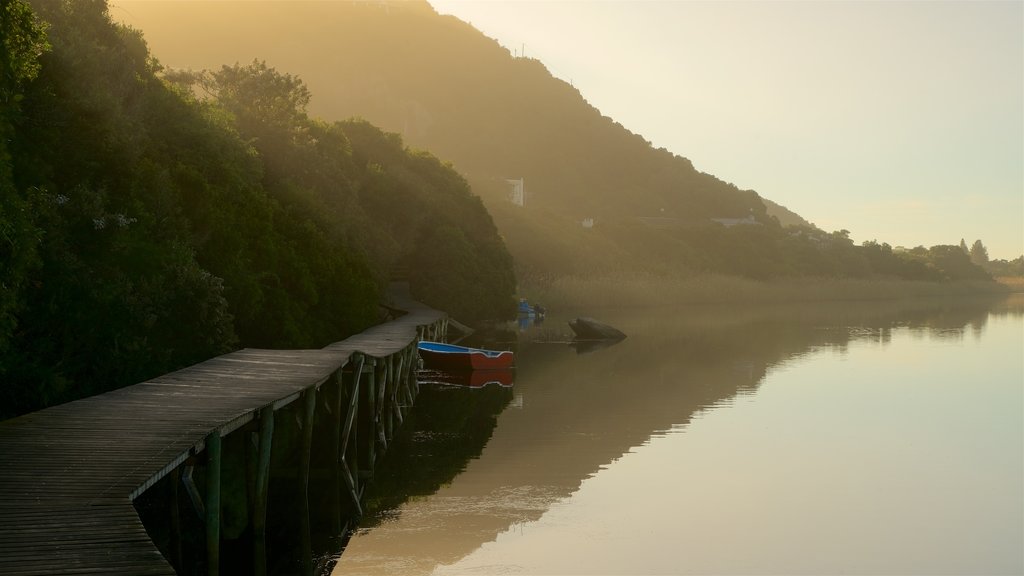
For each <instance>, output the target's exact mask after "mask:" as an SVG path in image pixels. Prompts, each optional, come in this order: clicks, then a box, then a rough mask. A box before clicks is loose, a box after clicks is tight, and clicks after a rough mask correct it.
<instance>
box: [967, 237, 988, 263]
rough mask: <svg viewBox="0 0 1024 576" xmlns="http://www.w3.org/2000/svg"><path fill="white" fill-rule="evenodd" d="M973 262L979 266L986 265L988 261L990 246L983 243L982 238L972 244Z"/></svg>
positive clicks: (971, 254)
mask: <svg viewBox="0 0 1024 576" xmlns="http://www.w3.org/2000/svg"><path fill="white" fill-rule="evenodd" d="M970 256H971V262H973V263H975V264H977V265H978V266H984V265H985V264H986V263H987V262H988V248H985V245H984V244H982V243H981V240H975V241H974V244H971V251H970Z"/></svg>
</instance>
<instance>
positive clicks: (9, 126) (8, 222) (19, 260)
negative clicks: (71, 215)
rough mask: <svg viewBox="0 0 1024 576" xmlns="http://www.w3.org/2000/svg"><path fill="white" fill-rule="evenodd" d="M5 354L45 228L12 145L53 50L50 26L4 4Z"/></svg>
mask: <svg viewBox="0 0 1024 576" xmlns="http://www.w3.org/2000/svg"><path fill="white" fill-rule="evenodd" d="M0 43H2V46H0V48H2V49H0V355H2V354H4V353H5V351H6V350H7V346H8V343H9V341H10V337H11V334H12V333H13V331H14V330H15V328H16V326H17V318H16V315H15V314H16V312H17V310H18V308H19V307H20V306H21V304H22V296H21V291H22V289H23V287H24V285H25V283H26V282H27V281H28V278H29V275H30V272H31V270H33V269H34V268H35V267H36V266H37V265H38V255H37V252H36V249H37V245H38V242H39V235H40V232H39V229H38V228H37V227H36V225H35V222H34V218H33V216H32V214H33V212H34V210H33V200H34V199H36V197H35V196H34V195H33V196H31V197H30V194H25V195H21V194H18V192H17V190H16V188H15V186H14V182H13V173H12V171H11V155H10V151H9V148H8V142H9V141H10V140H11V138H12V135H13V133H14V130H15V126H16V125H17V124H19V123H20V122H21V121H22V115H21V105H20V104H21V101H22V99H23V98H24V94H23V90H24V86H25V84H26V83H28V82H31V81H32V80H33V79H34V78H35V77H36V75H37V74H38V73H39V67H40V63H39V58H40V56H42V54H43V53H44V52H45V51H46V50H48V49H49V44H48V43H47V41H46V33H45V26H44V25H43V24H42V23H41V22H39V21H38V20H37V19H36V17H35V14H34V13H33V12H32V10H31V9H30V8H29V7H28V5H27V4H25V3H24V2H22V1H21V0H0Z"/></svg>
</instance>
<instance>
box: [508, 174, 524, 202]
mask: <svg viewBox="0 0 1024 576" xmlns="http://www.w3.org/2000/svg"><path fill="white" fill-rule="evenodd" d="M505 182H507V183H508V185H509V191H508V201H509V202H511V203H513V204H515V205H516V206H526V189H525V188H524V187H523V179H522V178H520V179H518V180H516V179H513V178H506V179H505Z"/></svg>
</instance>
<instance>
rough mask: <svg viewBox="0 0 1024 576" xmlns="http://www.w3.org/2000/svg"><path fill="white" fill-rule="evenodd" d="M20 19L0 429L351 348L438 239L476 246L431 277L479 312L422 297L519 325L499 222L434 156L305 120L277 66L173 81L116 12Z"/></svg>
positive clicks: (8, 102)
mask: <svg viewBox="0 0 1024 576" xmlns="http://www.w3.org/2000/svg"><path fill="white" fill-rule="evenodd" d="M3 10H4V18H3V20H2V26H3V39H4V40H3V41H4V53H3V57H2V59H0V64H2V66H3V75H2V78H0V82H2V85H0V90H2V92H0V97H2V98H3V99H4V107H3V112H2V114H3V115H2V116H0V135H2V136H3V138H0V160H2V162H0V166H2V168H3V171H2V172H0V199H2V203H0V264H2V270H0V272H2V276H0V383H2V384H0V386H2V388H3V397H4V399H5V401H4V403H3V405H2V407H0V417H3V416H10V415H13V414H17V413H22V412H25V411H29V410H32V409H35V408H39V407H42V406H46V405H49V404H53V403H56V402H61V401H66V400H69V399H73V398H77V397H81V396H85V395H89V394H94V393H97V392H101V391H104V390H109V389H111V388H115V387H118V386H122V385H126V384H131V383H134V382H138V381H140V380H144V379H146V378H149V377H153V376H155V375H158V374H161V373H164V372H168V371H170V370H173V369H175V368H178V367H181V366H185V365H188V364H191V363H194V362H197V361H200V360H203V359H205V358H208V357H210V356H213V355H217V354H220V353H223V352H226V351H229V350H232V349H234V348H237V347H241V346H252V347H274V348H310V347H320V346H323V345H325V344H327V343H329V342H332V341H337V340H341V339H343V338H344V337H346V336H348V335H350V334H353V333H355V332H358V331H360V330H362V329H364V328H366V327H367V326H369V325H371V324H373V323H375V322H377V321H379V319H380V309H379V307H378V303H379V302H380V300H381V295H382V294H381V290H382V288H383V286H384V284H385V283H386V282H387V281H388V280H389V279H390V278H391V277H392V275H393V272H394V271H395V269H396V267H397V265H398V263H400V262H404V261H406V260H407V259H413V260H415V258H414V256H413V255H414V254H416V253H417V251H420V250H422V247H421V243H422V242H423V241H424V239H425V238H426V237H427V235H428V234H430V233H431V229H432V228H434V227H438V228H439V229H444V230H450V229H454V230H455V232H454V234H455V235H456V236H458V235H461V236H462V237H464V238H465V239H466V240H465V242H463V243H438V244H437V246H436V250H437V253H436V260H437V267H436V269H432V270H431V271H430V273H431V274H437V275H443V276H444V277H445V279H446V281H447V282H449V283H451V284H459V285H462V284H467V285H468V284H470V283H472V284H473V286H474V288H473V290H472V291H471V292H470V293H469V294H466V295H465V296H466V297H467V298H469V299H477V300H478V301H479V302H480V303H481V306H479V307H476V308H473V307H469V306H464V305H462V302H461V300H460V299H453V298H452V296H451V295H450V294H447V293H440V292H437V291H436V290H435V288H434V284H433V283H432V282H433V279H432V277H431V276H429V275H426V276H424V275H423V274H422V273H419V271H417V272H418V273H419V275H417V274H413V273H412V271H410V273H409V274H408V278H409V279H410V280H412V288H413V291H414V294H423V295H426V296H428V298H425V300H426V302H427V303H428V304H431V305H433V306H436V307H438V308H441V309H445V310H449V311H451V312H454V313H456V314H457V313H458V312H460V311H461V312H465V313H466V316H461V317H459V318H460V319H461V320H463V321H466V322H471V323H472V322H478V321H482V320H484V319H486V318H500V317H508V316H509V315H511V314H512V313H514V301H513V296H512V293H513V291H514V288H515V287H514V280H512V273H511V260H510V258H509V257H508V255H507V252H506V251H505V249H504V245H503V244H502V242H501V240H500V238H499V237H498V236H497V232H496V230H495V229H494V225H493V222H491V220H490V218H489V216H487V214H486V212H485V211H484V210H483V207H482V205H481V204H480V202H479V200H478V199H476V198H475V197H474V196H472V194H471V193H470V191H469V189H468V186H467V185H466V184H465V181H464V180H462V179H461V177H459V176H458V175H457V174H455V173H454V171H452V170H451V168H450V167H448V166H445V165H444V164H442V163H441V162H440V161H438V160H437V159H436V158H433V157H432V156H429V155H427V154H424V153H420V152H414V151H410V150H408V149H407V148H406V147H405V146H404V145H403V144H402V143H401V141H400V140H399V139H398V138H396V137H392V136H388V135H386V134H384V133H383V132H381V131H380V130H378V129H376V128H374V127H372V126H369V125H365V124H362V123H351V124H349V125H345V124H327V123H324V122H320V121H317V120H314V119H311V118H309V117H308V116H307V114H306V111H305V105H306V103H307V102H308V98H309V95H308V90H307V89H306V88H305V86H304V85H303V84H302V82H301V81H300V80H299V79H298V78H296V77H294V76H290V75H288V74H284V73H279V72H277V71H276V70H274V69H272V68H270V67H268V66H266V65H265V64H263V63H260V62H257V63H253V64H252V65H246V66H238V65H236V66H228V67H225V68H223V69H222V70H219V71H217V72H214V73H211V74H209V75H196V74H192V75H189V74H177V75H176V74H173V73H169V71H166V70H164V69H163V68H162V67H161V65H160V64H159V63H158V62H157V61H156V60H155V59H154V58H152V57H151V56H150V54H149V52H148V50H147V48H146V44H145V42H144V40H143V38H142V37H141V34H140V33H139V32H138V31H136V30H132V29H130V28H126V27H123V26H117V25H114V24H113V23H112V22H111V20H110V17H109V14H108V13H107V9H106V4H105V2H103V1H100V0H88V1H84V0H83V1H79V2H65V1H62V0H34V1H33V2H32V9H29V8H28V6H27V5H26V4H25V3H24V2H21V1H20V0H13V1H8V2H4V3H3ZM44 23H45V24H44ZM47 46H50V47H52V48H51V49H50V50H49V51H47V50H46V48H47ZM189 77H191V78H192V81H191V82H192V83H191V85H190V84H189V82H190V81H189ZM200 80H201V81H202V82H206V83H207V86H206V87H207V88H209V89H210V95H209V96H201V94H202V90H198V89H196V88H198V85H197V84H196V82H198V81H200ZM348 131H352V132H357V133H358V138H352V139H351V140H350V138H349V135H348V133H347V132H348ZM375 141H381V142H386V143H387V146H378V147H379V148H381V150H382V151H383V152H382V153H381V154H376V152H374V151H373V150H372V149H371V145H373V146H376V144H373V143H374V142H375ZM352 142H357V143H358V146H356V145H353V143H352ZM364 143H365V146H366V148H367V149H366V150H361V149H360V148H359V146H363V145H364ZM382 207H383V209H382ZM396 214H405V216H404V218H405V220H404V222H405V223H406V224H407V226H399V225H396V224H394V222H395V221H401V218H399V217H398V216H396ZM445 250H449V252H447V253H446V252H444V251H445ZM474 261H475V262H477V263H478V265H476V267H469V268H466V267H465V263H466V262H474ZM481 277H486V278H485V281H483V282H480V280H481ZM459 306H462V307H461V308H459Z"/></svg>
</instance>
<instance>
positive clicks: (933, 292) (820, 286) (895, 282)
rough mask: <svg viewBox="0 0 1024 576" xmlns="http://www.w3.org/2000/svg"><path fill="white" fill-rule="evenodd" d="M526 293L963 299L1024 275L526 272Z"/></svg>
mask: <svg viewBox="0 0 1024 576" xmlns="http://www.w3.org/2000/svg"><path fill="white" fill-rule="evenodd" d="M519 287H520V293H521V294H522V295H523V296H524V297H526V298H527V299H529V300H530V301H531V302H538V303H541V304H543V305H544V306H545V307H546V308H547V309H549V310H552V309H566V310H572V309H583V308H613V307H657V306H665V305H672V304H722V303H735V304H783V303H800V302H807V303H812V302H841V301H891V300H913V299H921V298H928V299H933V298H962V297H974V296H986V295H989V296H991V295H1003V294H1010V293H1013V292H1024V278H1018V277H1008V278H999V279H997V280H996V281H983V280H956V281H948V282H928V281H918V280H899V279H863V278H783V279H777V280H754V279H750V278H742V277H738V276H726V275H720V274H699V275H689V276H681V275H680V276H673V275H655V274H605V275H588V276H583V275H573V276H561V277H550V276H540V275H522V276H521V277H520V282H519Z"/></svg>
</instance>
